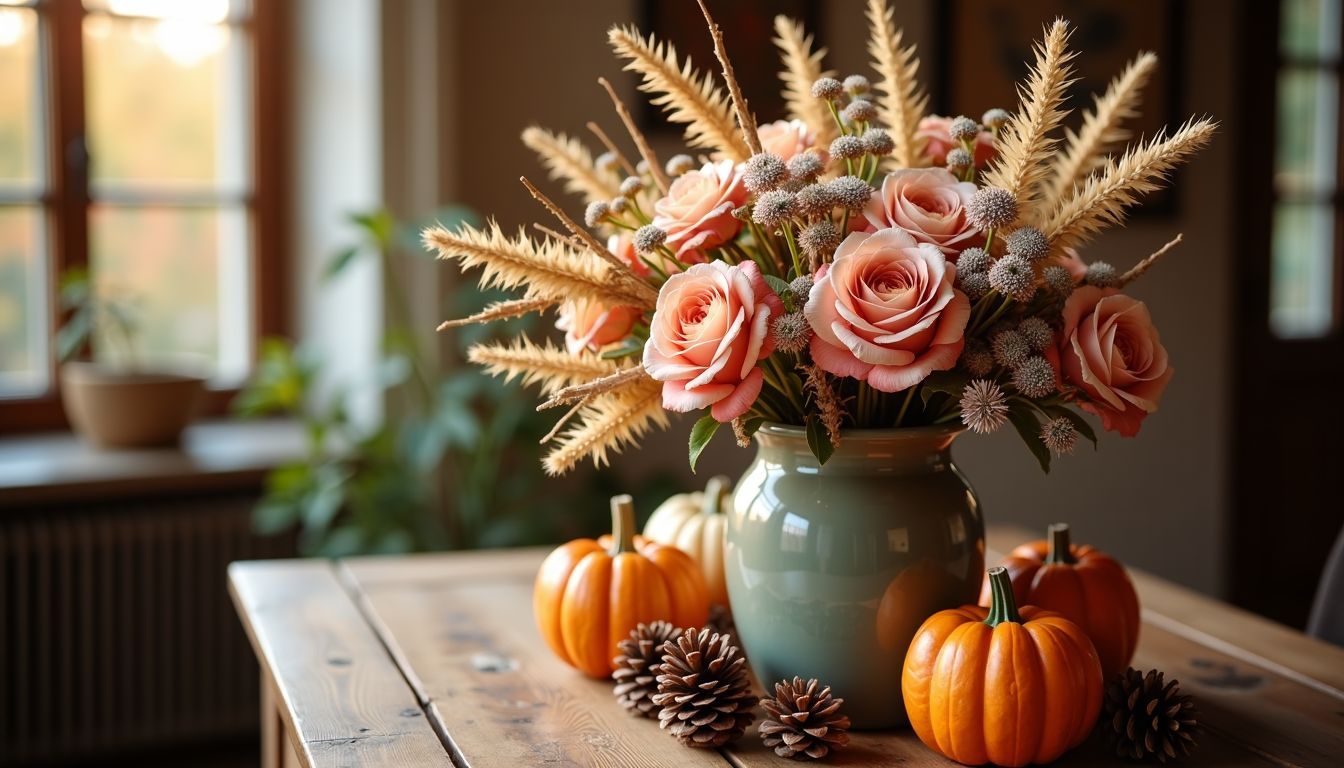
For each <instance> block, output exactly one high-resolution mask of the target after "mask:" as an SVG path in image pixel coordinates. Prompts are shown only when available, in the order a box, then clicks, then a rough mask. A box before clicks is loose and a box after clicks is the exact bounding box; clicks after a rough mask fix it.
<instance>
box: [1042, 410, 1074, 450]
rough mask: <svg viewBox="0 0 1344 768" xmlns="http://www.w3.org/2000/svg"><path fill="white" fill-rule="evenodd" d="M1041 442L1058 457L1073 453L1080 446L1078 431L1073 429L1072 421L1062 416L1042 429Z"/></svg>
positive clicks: (1052, 420) (1047, 423)
mask: <svg viewBox="0 0 1344 768" xmlns="http://www.w3.org/2000/svg"><path fill="white" fill-rule="evenodd" d="M1041 442H1042V443H1045V447H1046V448H1049V449H1050V451H1051V453H1053V454H1055V455H1056V456H1063V455H1064V454H1066V453H1073V449H1074V448H1075V447H1076V446H1077V445H1078V430H1076V429H1074V428H1073V422H1072V421H1069V420H1068V419H1066V418H1064V417H1063V416H1060V417H1059V418H1057V419H1051V420H1049V421H1047V422H1045V425H1044V426H1042V427H1041Z"/></svg>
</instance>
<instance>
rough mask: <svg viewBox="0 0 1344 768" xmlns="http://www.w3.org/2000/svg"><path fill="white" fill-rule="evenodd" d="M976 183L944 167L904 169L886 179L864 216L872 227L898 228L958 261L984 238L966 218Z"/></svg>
mask: <svg viewBox="0 0 1344 768" xmlns="http://www.w3.org/2000/svg"><path fill="white" fill-rule="evenodd" d="M973 194H975V185H974V184H972V183H970V182H968V181H957V177H956V176H953V175H952V174H951V173H949V172H948V171H947V170H946V169H943V168H918V169H901V170H898V171H892V172H891V173H889V174H887V177H886V178H885V179H883V180H882V188H881V189H879V190H878V192H877V194H875V195H873V197H872V199H871V200H869V201H868V207H866V208H864V209H863V216H864V218H865V219H867V220H868V224H869V226H870V227H871V229H886V228H888V227H896V228H898V229H903V230H905V231H906V232H909V233H910V234H911V235H912V236H914V238H915V240H917V241H919V242H921V243H929V244H931V245H935V246H937V247H938V250H940V251H942V252H943V253H944V254H946V255H948V256H950V257H951V258H952V261H954V262H955V261H956V260H957V258H956V257H957V254H959V253H960V252H961V251H963V250H965V249H966V248H969V247H971V246H972V245H979V244H980V243H981V242H982V241H983V238H982V236H981V234H980V230H978V229H976V228H975V227H974V226H973V225H972V224H971V222H970V221H969V220H968V219H967V217H966V206H967V204H969V203H970V201H971V195H973Z"/></svg>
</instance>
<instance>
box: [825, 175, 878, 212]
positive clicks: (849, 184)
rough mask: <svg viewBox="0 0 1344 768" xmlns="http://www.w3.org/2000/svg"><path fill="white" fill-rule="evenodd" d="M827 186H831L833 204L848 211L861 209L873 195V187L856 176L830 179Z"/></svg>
mask: <svg viewBox="0 0 1344 768" xmlns="http://www.w3.org/2000/svg"><path fill="white" fill-rule="evenodd" d="M827 186H829V187H830V188H831V194H832V195H834V199H835V204H836V205H838V206H840V207H841V208H844V209H846V210H850V211H858V210H862V209H863V207H864V206H865V205H867V204H868V201H869V200H871V199H872V197H873V188H872V187H870V186H868V182H866V181H864V180H863V179H860V178H859V177H858V176H841V177H840V178H838V179H831V181H830V182H829V183H828V184H827Z"/></svg>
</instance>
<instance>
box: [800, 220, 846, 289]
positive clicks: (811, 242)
mask: <svg viewBox="0 0 1344 768" xmlns="http://www.w3.org/2000/svg"><path fill="white" fill-rule="evenodd" d="M839 245H840V230H838V229H836V228H835V224H832V223H831V220H830V219H822V220H821V221H818V222H815V223H813V224H808V225H807V226H806V227H804V228H803V231H802V232H800V233H799V234H798V247H799V248H802V249H803V251H804V252H805V253H807V255H808V256H811V257H813V258H815V259H824V258H826V257H827V256H830V255H831V254H833V253H835V249H836V247H837V246H839ZM803 277H807V276H806V275H804V276H803ZM798 279H799V280H802V279H803V278H802V277H800V278H798ZM807 279H808V281H809V284H808V290H811V289H812V286H811V283H810V281H811V279H812V278H810V277H807ZM794 282H797V281H794Z"/></svg>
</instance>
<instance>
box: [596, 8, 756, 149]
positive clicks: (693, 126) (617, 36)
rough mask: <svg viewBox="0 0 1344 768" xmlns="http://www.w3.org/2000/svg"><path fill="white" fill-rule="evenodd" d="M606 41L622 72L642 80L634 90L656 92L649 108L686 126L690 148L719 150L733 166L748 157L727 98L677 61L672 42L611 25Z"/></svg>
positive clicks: (710, 83) (631, 28)
mask: <svg viewBox="0 0 1344 768" xmlns="http://www.w3.org/2000/svg"><path fill="white" fill-rule="evenodd" d="M607 41H608V42H609V43H610V44H611V47H612V49H613V50H615V51H616V54H617V55H618V56H620V57H621V58H624V59H627V60H628V63H627V64H626V65H625V69H627V70H631V71H634V72H638V73H639V74H640V75H642V76H643V82H642V83H640V86H639V89H640V90H641V91H644V92H645V93H652V94H657V95H655V96H654V97H653V98H652V103H653V104H654V106H658V107H662V108H663V111H665V112H666V113H667V118H668V120H670V121H672V122H674V123H681V124H684V125H685V126H686V139H687V142H688V143H689V144H690V145H691V146H693V147H702V148H705V149H710V150H714V151H717V152H722V153H723V154H724V156H726V157H728V158H731V159H732V160H734V161H737V162H741V161H743V160H746V159H747V145H746V143H744V142H743V141H742V135H741V134H740V133H738V131H737V127H736V125H734V123H733V116H732V114H731V110H730V108H729V105H728V97H727V96H725V95H724V94H723V91H720V90H719V89H718V88H717V87H715V85H714V81H713V79H712V78H711V77H710V76H709V75H707V74H706V75H703V76H702V75H701V74H700V73H698V72H696V71H695V68H694V67H693V66H692V65H691V62H690V60H689V59H688V60H687V61H686V62H685V63H684V64H682V63H678V61H677V51H676V48H674V47H673V46H672V44H671V43H667V42H664V43H659V42H658V41H657V39H656V38H655V37H654V36H653V35H649V36H648V37H644V36H643V35H641V34H640V33H639V31H638V30H636V29H635V28H634V27H621V26H615V27H612V28H611V29H610V30H608V32H607Z"/></svg>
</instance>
